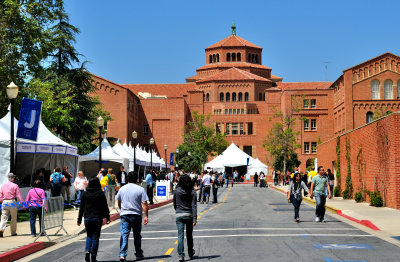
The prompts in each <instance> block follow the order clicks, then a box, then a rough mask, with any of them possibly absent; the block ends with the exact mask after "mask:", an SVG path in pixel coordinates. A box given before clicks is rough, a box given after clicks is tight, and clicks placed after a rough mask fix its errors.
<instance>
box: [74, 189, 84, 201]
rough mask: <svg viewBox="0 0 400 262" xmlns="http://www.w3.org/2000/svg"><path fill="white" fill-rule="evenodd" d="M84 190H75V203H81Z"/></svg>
mask: <svg viewBox="0 0 400 262" xmlns="http://www.w3.org/2000/svg"><path fill="white" fill-rule="evenodd" d="M83 192H85V191H84V190H78V191H76V201H75V202H76V203H81V198H82V194H83Z"/></svg>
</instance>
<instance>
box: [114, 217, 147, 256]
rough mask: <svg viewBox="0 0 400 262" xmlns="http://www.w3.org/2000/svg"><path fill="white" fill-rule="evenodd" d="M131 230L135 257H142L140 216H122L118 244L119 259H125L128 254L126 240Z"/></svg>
mask: <svg viewBox="0 0 400 262" xmlns="http://www.w3.org/2000/svg"><path fill="white" fill-rule="evenodd" d="M131 229H132V230H133V237H134V240H133V243H134V244H135V251H136V253H135V255H136V256H137V257H139V256H142V255H143V250H142V236H141V235H140V232H141V231H142V216H139V215H123V216H121V226H120V230H121V240H120V242H119V246H120V251H119V257H124V258H126V255H127V252H128V238H129V234H130V233H131Z"/></svg>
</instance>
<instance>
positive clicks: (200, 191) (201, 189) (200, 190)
mask: <svg viewBox="0 0 400 262" xmlns="http://www.w3.org/2000/svg"><path fill="white" fill-rule="evenodd" d="M203 188H204V187H200V189H199V200H198V202H200V201H202V200H201V197H202V195H203Z"/></svg>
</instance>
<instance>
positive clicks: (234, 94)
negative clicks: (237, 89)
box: [232, 93, 236, 102]
mask: <svg viewBox="0 0 400 262" xmlns="http://www.w3.org/2000/svg"><path fill="white" fill-rule="evenodd" d="M235 101H236V93H232V102H235Z"/></svg>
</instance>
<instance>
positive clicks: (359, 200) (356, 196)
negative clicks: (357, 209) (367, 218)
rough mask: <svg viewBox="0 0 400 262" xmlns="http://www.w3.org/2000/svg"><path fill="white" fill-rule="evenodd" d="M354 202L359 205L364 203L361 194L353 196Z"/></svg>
mask: <svg viewBox="0 0 400 262" xmlns="http://www.w3.org/2000/svg"><path fill="white" fill-rule="evenodd" d="M354 200H356V202H357V203H361V202H363V201H364V198H363V195H362V193H361V192H357V193H355V194H354Z"/></svg>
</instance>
